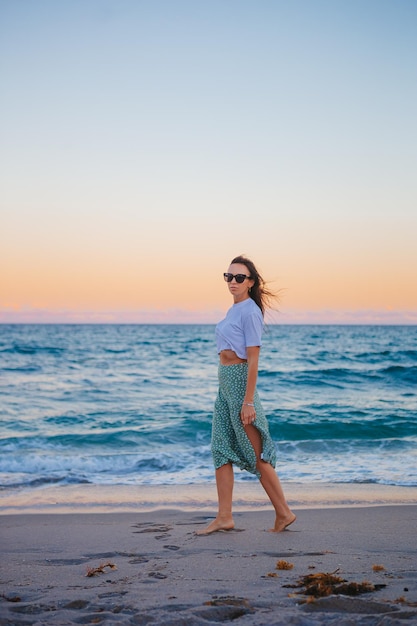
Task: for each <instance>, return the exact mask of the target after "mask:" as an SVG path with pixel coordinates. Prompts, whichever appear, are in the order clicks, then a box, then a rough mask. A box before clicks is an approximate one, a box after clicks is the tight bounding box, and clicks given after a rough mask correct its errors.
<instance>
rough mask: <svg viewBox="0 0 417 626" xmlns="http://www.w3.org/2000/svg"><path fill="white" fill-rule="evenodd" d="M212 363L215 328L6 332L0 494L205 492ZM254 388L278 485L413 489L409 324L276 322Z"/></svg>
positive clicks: (415, 407)
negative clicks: (199, 487)
mask: <svg viewBox="0 0 417 626" xmlns="http://www.w3.org/2000/svg"><path fill="white" fill-rule="evenodd" d="M217 362H218V357H217V354H216V348H215V341H214V326H212V325H53V324H52V325H7V324H4V325H0V414H1V423H0V489H1V490H2V491H3V492H4V491H6V492H7V493H12V492H15V491H18V490H22V489H25V490H26V492H30V490H34V489H39V488H40V487H43V486H48V485H69V484H72V485H82V484H91V485H190V484H197V483H198V484H204V483H208V482H210V483H212V482H213V480H214V471H213V466H212V459H211V453H210V432H211V417H212V407H213V403H214V399H215V396H216V392H217ZM258 390H259V393H260V397H261V400H262V402H263V406H264V409H265V411H266V414H267V416H268V419H269V425H270V430H271V434H272V438H273V440H274V441H275V443H276V447H277V454H278V463H277V471H278V474H279V476H280V478H281V480H283V481H286V482H289V483H291V482H297V483H300V482H302V483H304V484H308V483H314V484H317V483H345V484H346V483H374V484H383V485H396V486H414V487H415V486H417V462H416V461H417V453H416V450H417V446H416V444H417V428H416V424H417V419H416V416H417V326H308V325H306V326H287V325H270V326H268V327H267V329H266V332H265V334H264V338H263V346H262V350H261V358H260V367H259V378H258ZM236 480H237V481H254V480H255V481H256V477H254V476H252V475H249V474H247V473H245V472H241V471H240V470H237V471H236Z"/></svg>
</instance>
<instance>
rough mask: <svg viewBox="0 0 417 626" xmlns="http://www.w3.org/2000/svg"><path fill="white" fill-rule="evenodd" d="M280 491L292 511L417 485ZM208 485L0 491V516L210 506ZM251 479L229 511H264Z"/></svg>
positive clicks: (402, 500)
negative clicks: (282, 492)
mask: <svg viewBox="0 0 417 626" xmlns="http://www.w3.org/2000/svg"><path fill="white" fill-rule="evenodd" d="M282 485H283V489H284V493H285V495H286V498H287V500H288V503H289V504H290V506H291V507H292V508H294V509H300V508H303V509H314V508H320V509H321V508H340V507H342V508H346V507H352V506H353V507H358V506H364V507H371V506H382V505H396V506H400V505H413V504H417V487H398V486H392V485H379V484H368V483H367V484H363V483H361V484H353V483H290V482H283V483H282ZM216 507H217V494H216V486H215V484H214V483H209V484H191V485H175V484H173V485H91V484H82V485H59V486H47V487H41V488H30V489H18V490H12V489H5V490H3V491H1V492H0V516H2V515H12V514H13V515H15V514H41V513H51V514H70V513H117V512H119V513H135V512H149V511H155V510H165V509H171V510H172V509H176V510H181V511H190V512H192V511H207V510H216ZM270 509H271V505H270V502H269V500H268V498H267V496H266V494H265V493H264V491H263V489H262V487H261V486H260V485H259V483H258V482H257V481H251V482H245V481H236V483H235V488H234V510H235V511H263V510H270Z"/></svg>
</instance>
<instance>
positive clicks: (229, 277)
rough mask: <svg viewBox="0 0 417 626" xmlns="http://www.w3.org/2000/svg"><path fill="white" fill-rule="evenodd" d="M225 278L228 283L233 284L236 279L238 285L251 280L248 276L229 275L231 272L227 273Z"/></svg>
mask: <svg viewBox="0 0 417 626" xmlns="http://www.w3.org/2000/svg"><path fill="white" fill-rule="evenodd" d="M223 276H224V280H225V281H226V282H227V283H231V282H232V280H233V279H235V281H236V282H237V283H243V282H244V281H245V280H246V278H250V276H246V274H229V272H225V273H224V274H223Z"/></svg>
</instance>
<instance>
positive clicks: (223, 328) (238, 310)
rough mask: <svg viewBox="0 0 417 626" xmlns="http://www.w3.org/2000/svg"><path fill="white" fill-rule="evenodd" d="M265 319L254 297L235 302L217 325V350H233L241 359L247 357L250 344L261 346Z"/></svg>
mask: <svg viewBox="0 0 417 626" xmlns="http://www.w3.org/2000/svg"><path fill="white" fill-rule="evenodd" d="M263 328H264V320H263V317H262V312H261V309H260V308H259V307H258V305H257V304H256V302H255V301H254V300H252V298H247V299H246V300H243V302H238V303H236V304H234V305H233V306H232V307H231V308H230V309H229V310H228V311H227V313H226V317H225V318H224V320H222V321H221V322H219V323H218V324H217V326H216V343H217V352H218V353H220V352H221V351H222V350H233V351H234V352H235V353H236V354H237V356H238V357H239V358H240V359H246V358H247V350H246V348H249V347H250V346H261V345H262V341H261V337H262V332H263Z"/></svg>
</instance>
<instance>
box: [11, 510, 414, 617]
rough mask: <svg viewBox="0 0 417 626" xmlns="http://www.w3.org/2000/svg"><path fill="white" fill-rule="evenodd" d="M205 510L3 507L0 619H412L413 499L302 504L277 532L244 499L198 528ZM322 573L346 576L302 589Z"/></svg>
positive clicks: (269, 520) (207, 513)
mask: <svg viewBox="0 0 417 626" xmlns="http://www.w3.org/2000/svg"><path fill="white" fill-rule="evenodd" d="M242 509H243V507H242ZM213 513H214V511H207V510H203V509H201V510H198V509H194V510H184V509H182V510H178V509H177V510H174V509H169V508H160V509H156V510H152V511H145V512H141V511H137V512H127V513H67V514H51V513H48V514H45V513H38V514H28V513H21V514H7V515H1V516H0V526H1V551H2V566H1V574H0V576H1V580H0V582H1V597H0V624H1V625H2V626H3V625H5V624H8V625H9V624H16V625H17V624H33V625H35V624H36V625H42V624H54V625H66V624H100V623H103V624H153V625H155V626H159V625H170V626H179V625H182V624H184V625H185V624H186V625H187V626H203V625H207V624H210V623H212V624H216V623H229V622H232V621H233V623H235V624H240V625H242V626H244V625H246V624H259V625H261V624H265V625H270V626H272V625H279V624H282V625H284V624H285V625H287V624H292V625H300V626H301V625H303V626H308V625H312V624H337V625H338V626H343V625H346V626H347V625H348V624H349V625H353V624H363V625H365V624H366V625H367V626H369V625H374V624H375V625H376V624H380V625H381V626H382V625H383V626H391V625H396V624H414V623H417V558H416V551H417V548H416V527H417V505H412V504H404V505H398V504H385V505H377V504H375V505H374V506H366V505H364V504H362V505H361V506H354V505H351V506H340V505H339V506H333V507H322V506H319V505H317V507H316V508H302V507H301V508H297V509H296V513H297V521H296V522H295V524H294V525H293V526H291V528H290V529H288V530H287V531H285V532H283V533H279V534H272V533H269V532H267V529H268V528H269V526H270V525H271V523H272V521H273V517H272V514H271V511H270V510H254V509H253V508H252V509H251V510H239V511H238V512H236V514H235V522H236V528H235V530H233V531H230V532H221V533H215V534H213V535H209V536H202V537H201V536H197V535H196V534H195V531H196V530H198V529H201V528H202V527H203V525H205V524H206V523H207V520H208V519H209V518H210V517H211V516H212V515H213ZM282 568H284V569H282ZM94 570H98V571H96V572H94ZM88 573H90V574H94V575H91V576H88V575H87V574H88ZM321 573H327V574H332V575H333V576H334V577H335V576H336V577H338V578H340V579H343V581H345V583H340V584H342V585H344V587H343V586H342V587H339V588H338V589H339V590H337V588H334V589H336V591H335V590H334V591H333V593H331V594H330V595H327V596H324V597H312V595H313V596H314V594H312V590H313V591H314V589H313V588H312V587H311V586H310V587H308V586H306V579H304V577H305V576H309V575H310V576H311V575H313V574H317V575H319V574H321ZM303 582H304V583H305V584H302V583H303ZM364 582H367V583H369V584H370V585H371V586H370V587H369V586H368V587H365V591H366V592H365V593H361V594H359V595H349V594H350V593H352V591H358V590H363V589H361V587H360V586H359V587H358V586H357V585H355V584H354V583H361V584H362V583H364ZM352 583H353V584H352ZM316 592H317V589H316Z"/></svg>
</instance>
